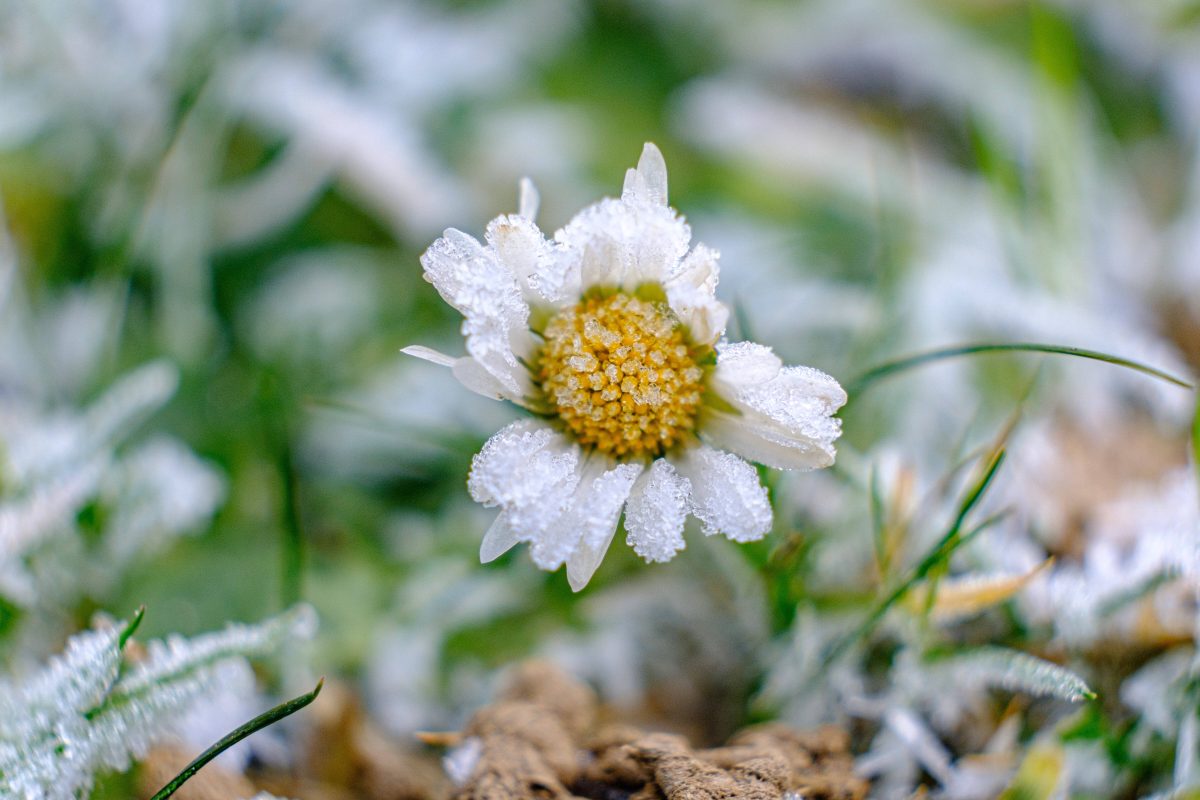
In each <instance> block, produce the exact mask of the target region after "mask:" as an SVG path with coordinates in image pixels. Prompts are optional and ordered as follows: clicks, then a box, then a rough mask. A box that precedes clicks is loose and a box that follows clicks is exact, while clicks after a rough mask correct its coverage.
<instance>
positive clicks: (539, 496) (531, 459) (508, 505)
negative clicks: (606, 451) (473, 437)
mask: <svg viewBox="0 0 1200 800" xmlns="http://www.w3.org/2000/svg"><path fill="white" fill-rule="evenodd" d="M578 463H579V448H578V447H576V446H575V445H573V444H571V443H570V442H568V441H567V440H566V439H565V438H564V437H563V436H562V435H561V434H559V433H557V432H555V431H552V430H550V429H549V428H547V427H544V426H542V425H540V424H539V423H537V422H533V421H530V420H522V421H520V422H514V423H512V424H511V425H509V426H507V427H505V428H503V429H502V430H501V431H500V432H499V433H497V434H495V435H494V436H492V438H491V439H489V440H488V441H487V444H485V445H484V446H483V450H481V451H480V452H479V453H478V454H477V455H476V456H475V458H474V459H473V460H472V461H471V474H470V477H469V478H468V479H467V489H468V491H470V493H471V497H473V498H474V499H475V501H476V502H479V503H482V504H483V505H485V506H489V507H490V506H499V507H500V508H501V509H502V510H503V511H504V512H505V514H506V517H507V522H506V524H509V525H511V526H512V528H513V529H514V530H516V531H518V532H519V534H520V538H521V540H522V541H530V540H533V539H536V538H537V536H538V535H539V534H540V533H541V532H542V531H543V530H544V529H545V528H546V527H548V526H549V525H551V524H552V523H553V522H554V521H555V520H556V519H557V518H558V517H559V515H560V514H561V513H562V512H563V511H564V510H565V509H566V507H567V505H568V504H569V502H570V499H571V495H572V493H573V492H574V491H575V487H576V485H577V484H578V482H579V472H578V469H577V466H578Z"/></svg>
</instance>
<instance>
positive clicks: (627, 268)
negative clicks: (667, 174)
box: [555, 199, 692, 290]
mask: <svg viewBox="0 0 1200 800" xmlns="http://www.w3.org/2000/svg"><path fill="white" fill-rule="evenodd" d="M691 238H692V231H691V228H690V227H688V224H687V223H686V222H684V221H683V219H682V218H681V217H679V216H678V215H677V214H676V213H675V212H674V211H672V210H671V209H670V208H669V207H667V206H664V205H657V204H651V203H649V202H634V201H626V200H624V199H623V200H613V199H607V200H601V201H600V202H599V203H596V204H595V205H592V206H589V207H588V208H585V209H584V210H583V211H581V212H579V213H578V214H576V215H575V218H574V219H572V220H571V221H570V222H569V223H567V226H566V227H565V228H563V229H562V230H560V231H558V232H557V233H556V234H555V239H556V241H558V242H559V243H560V244H561V245H562V246H563V247H565V248H567V249H568V250H569V251H572V252H575V253H578V254H579V257H580V258H585V257H586V258H590V259H592V260H593V262H594V261H595V259H597V258H600V257H603V258H605V259H606V260H605V262H604V264H603V266H602V267H600V266H598V265H596V264H595V263H593V264H592V265H591V266H590V267H589V266H588V265H585V266H584V270H583V288H584V289H585V290H586V289H589V288H591V287H592V286H597V285H600V286H619V287H623V288H625V289H627V290H633V289H636V288H637V287H638V286H640V285H641V284H644V283H647V282H653V283H661V284H666V283H668V282H669V281H671V280H672V279H674V278H675V277H676V276H677V275H678V274H679V271H680V264H681V261H682V259H683V257H684V256H685V255H686V254H687V250H688V243H689V242H690V241H691Z"/></svg>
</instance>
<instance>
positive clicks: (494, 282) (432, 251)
mask: <svg viewBox="0 0 1200 800" xmlns="http://www.w3.org/2000/svg"><path fill="white" fill-rule="evenodd" d="M421 265H422V266H423V267H424V268H425V279H426V280H428V281H429V282H430V283H432V284H433V285H434V287H435V288H436V289H437V290H438V294H440V295H441V296H442V299H443V300H445V301H446V302H447V303H449V304H450V305H452V306H454V308H456V309H458V311H460V312H461V313H462V315H463V317H464V320H463V325H462V331H463V334H464V335H465V336H466V337H467V352H468V353H470V354H471V355H472V356H473V357H474V358H475V360H476V361H478V362H479V363H480V365H481V366H483V368H484V369H486V370H487V371H488V372H489V373H491V374H492V375H493V376H495V377H496V379H497V380H499V381H500V382H501V383H502V384H503V385H504V386H505V387H506V388H507V389H508V390H509V391H511V392H514V393H521V394H524V393H526V392H527V391H528V389H529V387H528V386H527V385H526V384H527V383H528V378H527V376H524V374H523V373H524V369H523V367H521V366H520V364H519V363H518V361H517V356H516V354H514V352H513V351H514V347H515V349H516V350H517V351H519V352H520V354H521V355H524V354H525V353H524V350H525V349H526V348H527V346H528V342H527V337H528V332H527V330H526V324H527V321H528V319H529V306H528V305H527V304H526V303H525V300H524V298H523V297H522V295H521V289H520V286H519V285H518V282H517V278H516V277H515V276H514V275H513V274H512V273H511V272H510V271H509V270H508V268H507V267H506V266H505V265H504V264H502V263H501V262H500V260H499V258H497V256H496V254H495V253H494V252H493V251H492V250H490V249H488V248H485V247H483V246H482V245H481V244H479V242H477V241H476V240H475V239H474V238H472V237H470V236H468V235H467V234H465V233H463V232H461V231H457V230H454V229H453V228H451V229H449V230H447V231H446V233H445V235H444V236H443V237H442V238H441V239H438V240H437V241H436V242H434V243H433V244H432V245H431V246H430V247H429V249H428V250H426V251H425V253H424V255H422V256H421Z"/></svg>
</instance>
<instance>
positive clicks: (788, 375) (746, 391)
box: [702, 342, 846, 469]
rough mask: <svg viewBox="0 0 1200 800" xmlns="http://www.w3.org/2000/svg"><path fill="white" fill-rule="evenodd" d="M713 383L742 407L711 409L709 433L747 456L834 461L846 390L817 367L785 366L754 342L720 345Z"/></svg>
mask: <svg viewBox="0 0 1200 800" xmlns="http://www.w3.org/2000/svg"><path fill="white" fill-rule="evenodd" d="M713 388H715V389H716V390H717V392H718V394H719V395H720V396H721V397H722V398H723V399H724V400H726V401H727V402H729V403H730V405H732V406H733V407H734V408H735V409H736V410H737V412H738V413H737V414H729V413H727V412H725V411H722V410H715V409H709V410H706V412H705V414H704V421H703V426H702V427H703V431H704V435H705V437H706V438H707V439H708V440H709V441H711V442H713V443H714V444H716V445H718V446H720V447H724V448H727V449H729V450H732V451H734V452H735V453H738V454H739V455H741V456H744V457H745V458H749V459H751V460H753V461H757V462H759V463H761V464H766V465H767V466H769V467H777V468H780V469H817V468H820V467H827V466H829V465H830V464H832V463H833V460H834V458H835V456H836V455H837V451H836V449H835V448H834V444H833V443H834V441H835V440H837V438H838V437H839V436H840V435H841V432H842V423H841V420H839V419H836V418H835V417H834V416H833V414H834V413H835V412H836V411H837V410H838V409H839V408H841V407H842V405H844V404H845V402H846V392H845V391H844V390H843V389H842V387H841V386H840V385H839V384H838V382H837V381H836V380H834V379H833V378H832V377H830V376H829V375H826V374H825V373H824V372H821V371H820V370H816V369H812V368H811V367H783V366H781V362H780V361H779V359H778V358H777V357H776V356H775V354H774V353H772V352H771V349H770V348H769V347H764V346H762V345H759V344H754V343H752V342H738V343H736V344H722V345H718V347H717V368H716V371H715V373H714V375H713Z"/></svg>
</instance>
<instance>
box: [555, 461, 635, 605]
mask: <svg viewBox="0 0 1200 800" xmlns="http://www.w3.org/2000/svg"><path fill="white" fill-rule="evenodd" d="M642 469H643V467H642V465H641V464H618V465H617V466H615V467H613V468H612V469H610V470H607V471H605V472H604V473H603V474H601V475H600V476H599V477H597V478H596V479H594V480H593V481H592V483H591V485H590V486H588V487H587V488H586V489H584V487H582V486H581V487H580V489H579V491H578V492H577V493H576V499H575V503H574V505H573V507H572V509H571V514H570V518H571V525H572V526H574V527H576V528H577V530H578V531H579V544H578V545H577V546H576V548H575V551H574V552H573V553H571V555H570V557H569V558H568V559H567V581H568V582H569V583H570V584H571V589H572V590H574V591H576V592H578V591H579V590H580V589H582V588H583V587H584V586H586V585H587V582H588V581H590V580H591V579H592V575H594V574H595V573H596V569H597V568H598V567H599V566H600V562H601V561H603V560H604V554H605V553H606V552H608V547H609V545H610V544H612V539H613V535H614V534H615V533H616V531H617V521H618V520H619V519H620V518H621V509H622V508H623V507H624V506H625V500H626V499H627V498H628V497H629V491H630V489H632V488H633V483H634V481H636V480H637V478H638V476H639V475H641V474H642Z"/></svg>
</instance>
